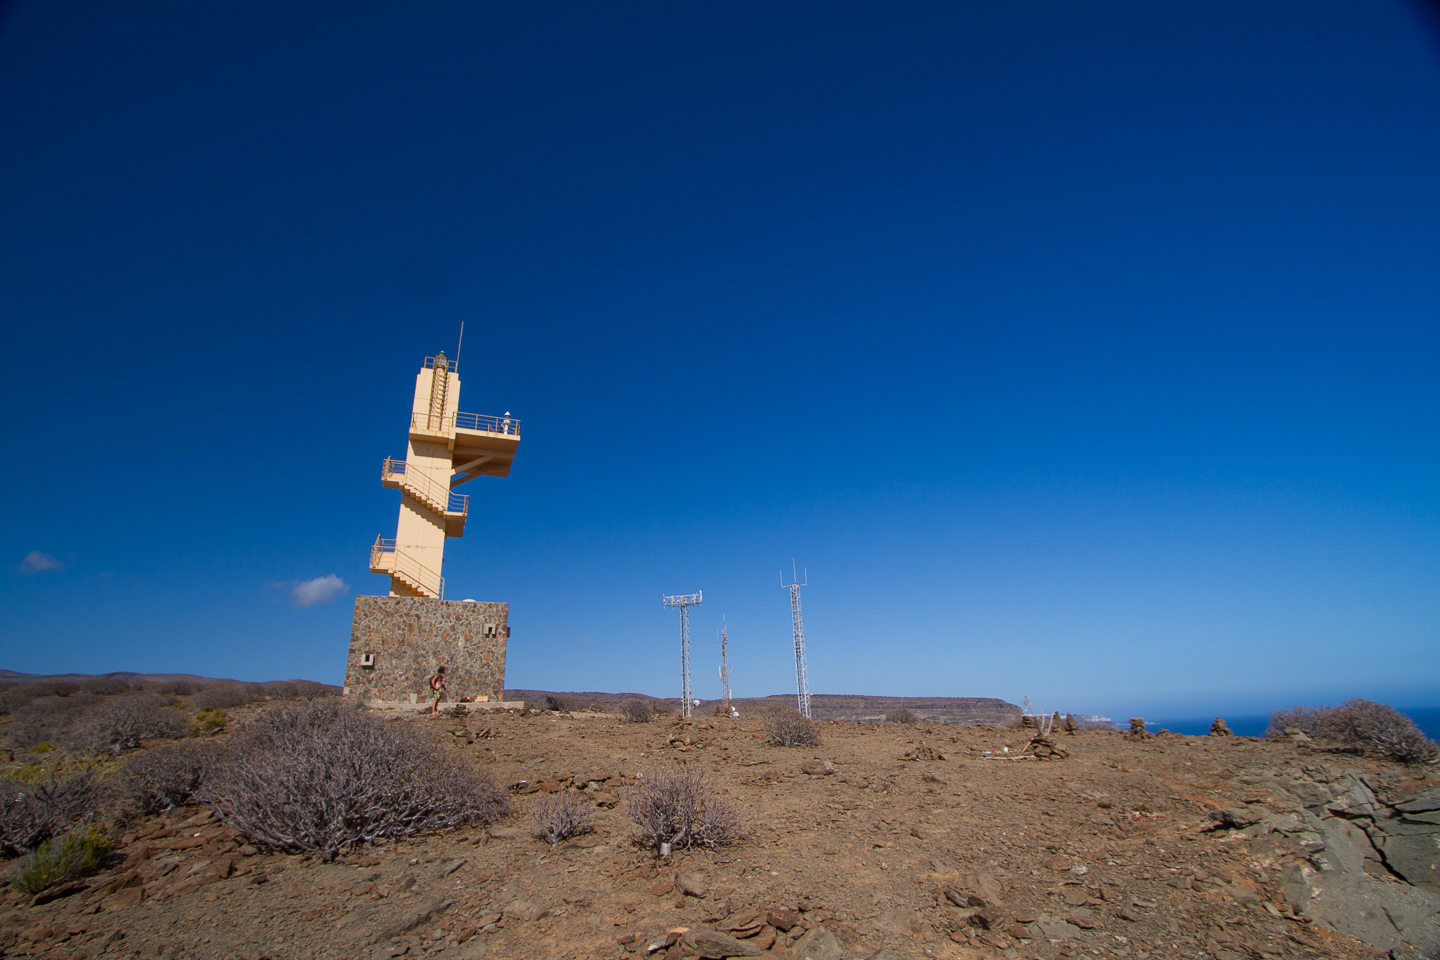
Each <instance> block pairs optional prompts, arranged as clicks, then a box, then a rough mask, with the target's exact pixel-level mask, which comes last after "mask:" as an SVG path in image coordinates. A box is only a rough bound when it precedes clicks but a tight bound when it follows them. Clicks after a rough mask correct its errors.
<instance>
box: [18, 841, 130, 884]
mask: <svg viewBox="0 0 1440 960" xmlns="http://www.w3.org/2000/svg"><path fill="white" fill-rule="evenodd" d="M113 849H115V843H114V841H113V840H112V839H111V838H110V837H109V836H107V835H106V834H104V833H102V832H101V831H100V828H99V827H97V826H95V825H94V824H90V825H88V826H85V827H82V828H80V829H78V830H75V831H72V832H71V833H67V834H66V835H65V836H63V837H55V838H54V839H51V840H46V841H45V842H44V843H42V844H40V845H39V846H38V847H36V848H35V849H34V850H33V851H31V852H30V853H28V854H26V855H25V856H24V857H22V858H21V859H20V861H19V862H18V863H17V864H15V866H14V867H13V868H12V870H11V876H12V877H13V879H14V881H15V882H16V883H17V884H18V885H19V886H21V887H23V888H24V889H25V890H27V891H29V892H30V893H40V892H42V891H45V890H48V889H50V888H51V887H53V886H56V885H58V884H61V883H65V882H66V881H68V880H75V879H77V878H79V877H83V876H87V875H88V874H91V873H94V872H95V871H96V870H98V869H99V868H100V866H101V864H103V863H104V862H105V858H106V857H107V856H109V854H110V851H111V850H113Z"/></svg>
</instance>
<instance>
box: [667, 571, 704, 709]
mask: <svg viewBox="0 0 1440 960" xmlns="http://www.w3.org/2000/svg"><path fill="white" fill-rule="evenodd" d="M702 593H703V591H699V590H697V591H696V592H694V593H677V594H675V595H674V596H672V597H664V598H663V599H664V601H665V606H667V607H679V608H680V715H681V716H682V717H684V718H685V719H687V720H688V719H690V712H691V710H692V704H691V697H690V608H691V607H698V606H699V605H700V601H701V594H702Z"/></svg>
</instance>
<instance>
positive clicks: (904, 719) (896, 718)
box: [885, 707, 916, 723]
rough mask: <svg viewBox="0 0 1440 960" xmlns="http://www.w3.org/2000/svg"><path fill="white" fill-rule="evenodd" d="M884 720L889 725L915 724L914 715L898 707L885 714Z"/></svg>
mask: <svg viewBox="0 0 1440 960" xmlns="http://www.w3.org/2000/svg"><path fill="white" fill-rule="evenodd" d="M885 719H886V720H888V721H889V722H891V723H915V722H916V717H915V714H913V713H911V712H910V711H909V710H907V709H905V708H904V707H898V708H896V709H894V710H891V711H890V712H889V713H887V714H885Z"/></svg>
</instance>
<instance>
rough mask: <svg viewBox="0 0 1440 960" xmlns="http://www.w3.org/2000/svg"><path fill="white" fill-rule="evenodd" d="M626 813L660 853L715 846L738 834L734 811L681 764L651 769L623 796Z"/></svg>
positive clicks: (703, 780)
mask: <svg viewBox="0 0 1440 960" xmlns="http://www.w3.org/2000/svg"><path fill="white" fill-rule="evenodd" d="M625 812H626V813H627V814H629V815H630V819H631V820H633V821H634V822H635V825H636V826H638V827H639V828H640V831H641V835H642V839H643V840H644V842H645V843H646V845H648V846H652V847H654V849H655V851H656V852H657V853H658V854H659V855H660V856H662V857H668V856H669V855H670V853H671V851H673V850H675V849H676V848H681V847H719V846H724V845H726V844H730V843H734V842H735V841H737V840H738V839H740V821H739V818H738V817H737V816H736V815H735V811H734V810H733V809H732V808H731V807H730V805H729V804H728V803H726V802H725V800H724V799H723V798H722V797H721V796H720V795H719V794H718V793H717V792H716V791H715V789H714V787H712V786H711V785H710V784H709V782H707V781H706V779H705V776H704V774H702V773H699V772H698V771H691V770H686V769H684V768H681V767H669V768H664V769H660V770H653V771H650V772H649V773H646V774H644V775H643V776H642V777H641V778H640V782H639V784H637V785H636V786H634V787H631V788H630V789H629V790H628V791H627V792H626V795H625Z"/></svg>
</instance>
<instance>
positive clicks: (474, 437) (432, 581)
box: [345, 353, 520, 705]
mask: <svg viewBox="0 0 1440 960" xmlns="http://www.w3.org/2000/svg"><path fill="white" fill-rule="evenodd" d="M409 433H410V443H409V446H408V448H407V450H406V452H405V459H404V460H393V459H386V460H385V461H384V463H382V464H381V466H380V482H381V483H382V484H384V485H385V486H387V487H390V488H392V489H395V490H399V491H400V518H399V520H398V521H397V522H396V525H395V536H394V537H393V538H388V539H387V538H386V537H385V536H384V535H381V536H380V537H379V538H377V539H376V541H375V544H374V546H372V547H371V548H370V570H371V572H372V573H381V574H385V575H387V576H388V577H389V578H390V591H389V596H381V597H365V596H361V597H356V598H355V618H354V621H353V623H352V625H351V628H350V652H349V656H348V658H347V660H346V663H345V693H346V694H347V695H349V696H355V697H360V698H363V699H364V700H367V701H369V702H371V703H374V704H386V703H398V704H401V705H403V704H406V703H423V702H424V701H425V699H426V698H427V697H428V696H429V688H428V684H427V679H428V678H429V677H430V676H431V675H432V674H434V673H435V672H436V670H437V669H438V668H439V667H441V666H443V667H445V668H446V671H447V677H448V683H447V686H446V690H445V695H446V697H447V699H450V700H459V699H462V698H463V699H465V700H469V701H472V702H476V703H483V702H485V701H497V700H500V699H501V698H502V696H503V694H504V691H505V650H506V644H507V641H508V640H509V637H510V619H509V618H510V606H509V604H506V603H499V602H493V601H484V602H479V601H474V600H469V599H466V600H462V601H458V602H457V601H453V600H446V599H445V576H444V573H443V569H444V568H443V565H444V562H445V540H446V538H448V537H459V536H461V535H463V534H464V533H465V520H466V518H467V517H468V516H469V514H470V498H469V496H467V495H466V494H464V493H459V492H457V488H459V487H461V486H463V485H464V484H466V483H468V482H470V481H471V480H474V479H475V478H476V477H486V476H489V477H504V476H509V474H510V464H511V462H513V461H514V459H515V448H516V447H517V446H519V444H520V421H519V420H516V419H515V418H513V417H511V416H510V414H509V413H506V414H504V415H503V416H499V417H489V416H482V415H480V414H475V413H461V412H460V376H459V374H458V373H457V372H456V370H455V364H454V362H453V361H451V360H449V359H448V358H447V357H446V356H445V354H443V353H437V354H436V355H435V356H433V357H426V358H425V364H424V366H422V367H421V368H420V372H419V374H417V375H416V377H415V401H414V403H413V404H411V407H410V429H409ZM467 592H469V591H468V590H467Z"/></svg>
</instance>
